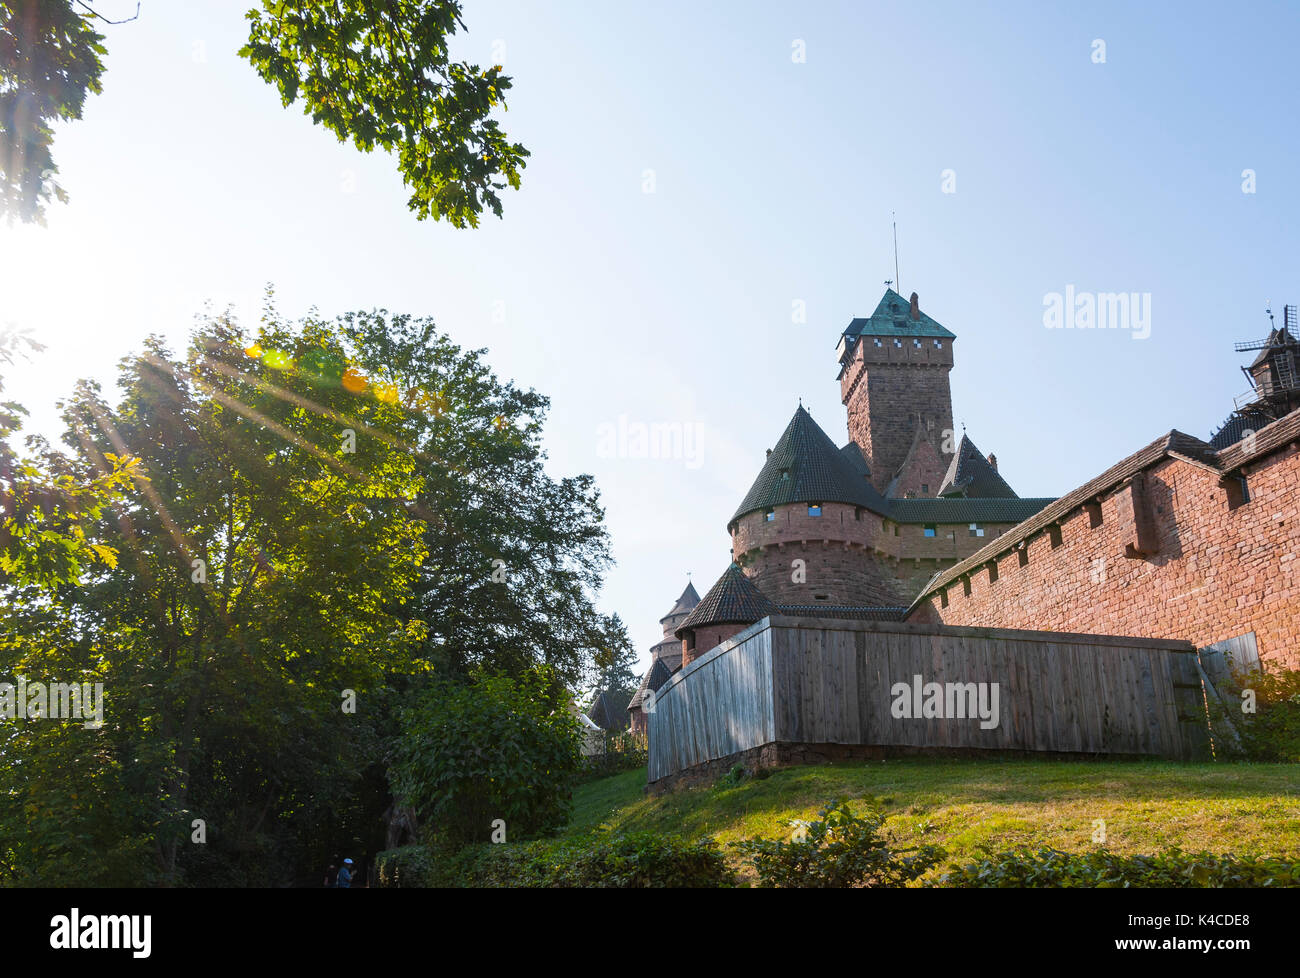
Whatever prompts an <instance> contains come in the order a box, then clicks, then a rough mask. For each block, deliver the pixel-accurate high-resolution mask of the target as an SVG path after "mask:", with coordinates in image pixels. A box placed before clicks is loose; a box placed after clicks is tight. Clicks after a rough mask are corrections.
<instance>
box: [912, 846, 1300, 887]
mask: <svg viewBox="0 0 1300 978" xmlns="http://www.w3.org/2000/svg"><path fill="white" fill-rule="evenodd" d="M935 885H937V886H953V887H961V888H972V887H1031V886H1043V887H1100V888H1109V887H1263V886H1268V887H1273V886H1300V863H1296V862H1286V861H1284V860H1281V859H1256V858H1255V857H1252V856H1219V855H1215V854H1213V853H1209V852H1196V853H1192V852H1183V851H1182V850H1180V849H1167V850H1165V851H1163V852H1160V853H1157V854H1156V855H1153V856H1121V855H1118V854H1116V853H1113V852H1110V851H1108V850H1106V849H1093V850H1090V851H1088V852H1077V853H1076V852H1062V851H1060V850H1059V849H1052V848H1048V847H1044V848H1041V849H1029V848H1020V849H1012V850H1008V851H1004V852H993V853H989V854H988V855H987V856H986V857H985V858H984V859H981V860H979V861H977V862H973V863H967V864H966V865H964V866H959V867H958V866H954V867H953V868H952V869H951V870H950V871H949V872H947V873H945V874H944V875H943V876H941V877H940V878H939V880H938V881H937V882H936V884H935Z"/></svg>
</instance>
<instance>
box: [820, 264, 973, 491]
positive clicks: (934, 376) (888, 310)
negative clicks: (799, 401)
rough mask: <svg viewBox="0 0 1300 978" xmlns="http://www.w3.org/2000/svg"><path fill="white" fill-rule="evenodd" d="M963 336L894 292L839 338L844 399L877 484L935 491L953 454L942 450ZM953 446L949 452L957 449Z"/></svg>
mask: <svg viewBox="0 0 1300 978" xmlns="http://www.w3.org/2000/svg"><path fill="white" fill-rule="evenodd" d="M956 338H957V337H956V336H955V335H954V334H952V333H950V332H949V331H948V330H947V329H945V328H944V327H943V326H941V325H939V323H937V322H935V320H933V319H931V318H930V317H929V316H927V315H926V314H925V313H924V312H922V311H921V308H920V302H919V300H918V299H917V296H916V293H915V292H913V293H912V298H911V301H910V302H909V301H908V300H906V299H904V298H903V297H902V296H901V295H899V294H898V293H897V292H895V291H894V290H893V289H887V290H886V291H885V295H884V297H883V298H882V299H881V300H880V303H879V305H877V306H876V311H875V312H873V313H872V314H871V315H870V316H869V317H867V318H866V319H854V320H853V321H852V322H850V323H849V325H848V327H847V328H846V329H845V330H844V333H843V335H842V336H841V338H840V345H839V361H840V375H839V381H840V399H841V401H842V402H843V403H844V405H845V407H846V408H848V416H849V417H848V427H849V438H850V439H852V440H853V441H854V442H856V443H857V444H858V446H859V447H860V448H861V449H862V452H863V455H864V456H865V458H866V461H867V465H868V466H869V467H870V469H871V482H872V485H874V486H875V488H876V489H877V490H878V491H880V492H881V493H884V494H885V495H888V496H898V497H932V496H934V495H936V493H937V490H938V487H939V484H940V482H941V481H942V479H943V475H944V473H945V471H946V469H947V467H948V465H949V462H950V459H949V458H948V457H946V456H945V455H944V453H943V452H942V447H943V443H944V440H945V437H949V438H950V437H951V436H945V432H951V431H952V392H951V389H950V387H949V378H948V375H949V372H950V371H951V370H952V366H953V342H954V341H955V340H956ZM951 447H952V446H951V444H949V450H950V451H951Z"/></svg>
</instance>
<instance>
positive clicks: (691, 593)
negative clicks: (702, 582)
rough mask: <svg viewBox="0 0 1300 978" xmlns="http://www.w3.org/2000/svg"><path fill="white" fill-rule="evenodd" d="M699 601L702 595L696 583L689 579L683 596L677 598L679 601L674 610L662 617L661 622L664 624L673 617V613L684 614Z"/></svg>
mask: <svg viewBox="0 0 1300 978" xmlns="http://www.w3.org/2000/svg"><path fill="white" fill-rule="evenodd" d="M699 603H700V596H699V594H698V593H697V592H696V590H695V585H694V584H692V583H691V582H690V581H687V582H686V590H685V591H683V592H682V596H681V597H680V598H678V599H677V603H676V604H674V605H673V609H672V611H670V612H668V614H666V615H664V616H663V617H662V618H660V619H659V622H660V623H661V624H662V623H663V622H665V621H667V620H668V619H669V618H671V617H673V615H684V614H686V612H688V611H690V610H692V609H693V608H694V607H695V606H696V605H697V604H699Z"/></svg>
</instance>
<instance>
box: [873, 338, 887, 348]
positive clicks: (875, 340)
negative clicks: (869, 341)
mask: <svg viewBox="0 0 1300 978" xmlns="http://www.w3.org/2000/svg"><path fill="white" fill-rule="evenodd" d="M874 342H875V344H876V346H884V345H885V344H884V343H881V342H880V337H879V336H877V337H875V338H874Z"/></svg>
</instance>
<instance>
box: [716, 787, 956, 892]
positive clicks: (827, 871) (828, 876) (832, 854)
mask: <svg viewBox="0 0 1300 978" xmlns="http://www.w3.org/2000/svg"><path fill="white" fill-rule="evenodd" d="M790 824H791V825H792V826H793V827H794V828H795V833H794V838H793V839H792V840H791V841H790V842H782V841H780V840H777V839H747V840H745V841H743V842H736V843H732V845H733V847H734V848H735V849H736V850H737V851H739V852H740V853H741V854H742V855H743V857H744V858H745V860H746V861H747V862H748V863H750V864H751V865H752V866H753V867H754V870H755V871H756V872H757V873H758V878H759V885H760V886H787V887H793V886H800V887H833V886H903V885H905V884H906V883H909V882H911V881H912V880H915V879H917V878H918V877H920V876H922V875H923V874H925V873H927V872H929V870H930V869H932V868H933V867H934V866H936V865H938V863H939V861H940V860H941V859H942V858H943V857H944V852H943V850H942V849H939V848H937V847H935V846H920V847H916V848H910V849H892V848H890V844H889V842H888V841H886V840H885V839H882V838H881V837H880V829H881V827H882V826H883V825H884V824H885V818H884V816H883V815H881V814H880V813H878V812H875V811H867V812H866V813H865V814H863V815H854V814H853V812H852V811H851V810H850V809H849V806H848V805H847V804H846V803H844V802H840V801H838V800H837V801H834V802H832V803H831V804H830V805H828V806H826V807H825V808H823V809H822V810H821V811H819V812H818V813H817V819H816V820H815V821H812V822H809V823H807V824H806V825H804V824H803V823H801V822H791V823H790Z"/></svg>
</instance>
